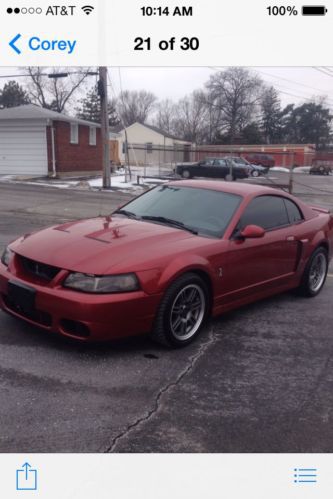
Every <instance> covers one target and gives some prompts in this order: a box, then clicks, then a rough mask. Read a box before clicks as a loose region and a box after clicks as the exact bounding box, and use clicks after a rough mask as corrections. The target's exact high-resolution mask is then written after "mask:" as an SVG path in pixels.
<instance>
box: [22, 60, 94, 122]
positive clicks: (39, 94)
mask: <svg viewBox="0 0 333 499" xmlns="http://www.w3.org/2000/svg"><path fill="white" fill-rule="evenodd" d="M90 71H91V69H89V68H80V69H78V70H75V71H73V68H42V67H32V66H29V67H27V68H26V73H27V82H26V87H27V92H28V95H29V98H30V100H31V102H32V103H34V104H37V105H39V106H41V107H45V108H47V109H52V110H53V111H57V112H58V113H62V112H63V111H65V109H66V108H67V107H69V106H71V104H72V103H73V100H74V97H76V96H77V94H80V92H81V91H82V90H84V89H85V82H86V79H87V78H88V76H89V72H90ZM59 73H64V74H66V73H67V74H68V76H66V77H63V78H49V77H48V75H55V74H59Z"/></svg>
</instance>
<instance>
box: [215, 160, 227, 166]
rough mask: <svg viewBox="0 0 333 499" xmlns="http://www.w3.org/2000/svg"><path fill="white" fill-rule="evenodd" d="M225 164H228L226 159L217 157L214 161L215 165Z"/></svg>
mask: <svg viewBox="0 0 333 499" xmlns="http://www.w3.org/2000/svg"><path fill="white" fill-rule="evenodd" d="M225 165H226V164H225V161H224V159H216V160H215V161H214V166H225Z"/></svg>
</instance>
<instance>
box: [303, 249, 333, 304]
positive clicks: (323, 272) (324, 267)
mask: <svg viewBox="0 0 333 499" xmlns="http://www.w3.org/2000/svg"><path fill="white" fill-rule="evenodd" d="M316 264H317V266H318V269H319V266H320V275H319V274H318V276H317V279H318V283H317V286H315V285H314V282H315V275H314V274H315V269H314V267H315V266H316ZM327 271H328V255H327V250H326V249H325V248H323V247H322V246H320V247H319V248H317V249H316V250H315V251H314V252H313V253H312V255H311V257H310V258H309V261H308V263H307V265H306V267H305V270H304V273H303V276H302V280H301V284H300V286H299V287H298V288H297V292H298V294H300V295H302V296H306V297H308V298H313V297H314V296H317V295H318V294H319V293H320V291H321V290H322V288H323V286H324V284H325V281H326V277H327Z"/></svg>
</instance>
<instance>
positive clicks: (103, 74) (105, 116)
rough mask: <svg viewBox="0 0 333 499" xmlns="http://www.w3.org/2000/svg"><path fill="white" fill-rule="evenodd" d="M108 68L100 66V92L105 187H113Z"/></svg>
mask: <svg viewBox="0 0 333 499" xmlns="http://www.w3.org/2000/svg"><path fill="white" fill-rule="evenodd" d="M107 81H108V70H107V67H105V66H101V67H100V68H99V82H98V94H99V96H100V99H101V137H102V148H103V189H110V187H111V172H110V127H109V109H108V85H107Z"/></svg>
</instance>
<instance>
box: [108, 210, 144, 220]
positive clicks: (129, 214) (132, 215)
mask: <svg viewBox="0 0 333 499" xmlns="http://www.w3.org/2000/svg"><path fill="white" fill-rule="evenodd" d="M112 215H125V217H128V218H134V219H136V220H138V219H139V218H140V217H138V216H137V215H136V214H135V213H133V212H132V211H127V210H116V211H114V212H113V213H112Z"/></svg>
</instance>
